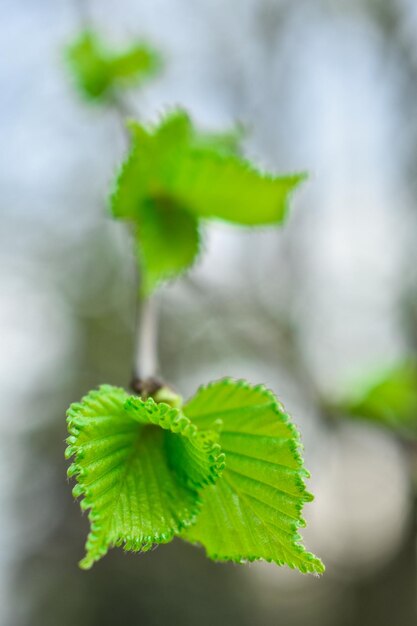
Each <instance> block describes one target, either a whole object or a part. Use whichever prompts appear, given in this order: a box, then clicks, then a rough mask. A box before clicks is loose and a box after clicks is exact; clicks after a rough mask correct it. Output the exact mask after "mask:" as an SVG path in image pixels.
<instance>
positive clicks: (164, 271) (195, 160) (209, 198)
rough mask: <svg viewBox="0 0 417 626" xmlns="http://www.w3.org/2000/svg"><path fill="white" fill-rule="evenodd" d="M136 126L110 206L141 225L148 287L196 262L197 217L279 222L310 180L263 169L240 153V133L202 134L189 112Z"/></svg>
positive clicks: (253, 223) (118, 214)
mask: <svg viewBox="0 0 417 626" xmlns="http://www.w3.org/2000/svg"><path fill="white" fill-rule="evenodd" d="M130 130H131V134H132V148H131V151H130V154H129V155H128V157H127V159H126V160H125V162H124V163H123V165H122V168H121V170H120V173H119V175H118V177H117V181H116V184H115V189H114V191H113V193H112V197H111V211H112V214H113V216H114V217H117V218H121V219H126V220H129V221H131V222H133V223H135V224H136V225H137V227H138V228H137V232H138V236H139V238H138V242H139V243H138V250H139V262H140V265H141V267H142V270H143V273H144V283H145V291H150V290H151V289H152V288H153V287H154V286H155V285H156V284H157V283H158V282H159V281H160V280H163V279H165V278H171V277H173V276H176V275H178V274H179V273H181V272H182V271H184V270H185V269H186V268H187V267H188V266H190V265H191V264H192V263H193V261H194V260H195V258H196V255H197V252H198V221H200V220H201V219H219V220H224V221H229V222H232V223H235V224H241V225H246V226H265V225H272V224H279V223H281V222H282V221H283V219H284V218H285V215H286V212H287V207H288V201H289V196H290V194H291V192H292V191H293V190H294V189H295V187H296V186H297V185H298V184H299V183H300V182H301V181H302V180H303V179H304V178H305V176H304V174H295V175H289V176H271V175H269V174H264V173H261V172H259V171H257V170H256V169H254V168H253V167H252V166H251V165H250V164H249V163H248V162H247V161H245V160H244V159H242V158H240V157H238V156H237V154H236V152H237V141H238V139H237V135H232V134H230V135H217V134H214V135H211V136H210V135H208V134H203V133H199V132H197V131H196V130H195V129H194V127H193V125H192V123H191V120H190V119H189V117H188V116H187V114H186V113H184V112H183V111H176V112H174V113H172V114H171V115H169V116H167V117H166V118H165V119H164V120H163V121H162V123H161V124H160V125H159V126H158V127H157V128H154V129H148V128H145V127H144V126H141V125H140V124H137V123H135V122H131V123H130ZM167 207H169V212H168V211H167ZM152 211H154V212H155V213H159V215H154V216H153V215H152ZM168 222H169V226H167V223H168ZM176 222H177V224H176ZM144 224H145V226H143V225H144ZM174 225H175V226H174ZM141 229H143V235H142V234H141ZM169 231H171V233H172V235H171V237H167V233H169ZM187 239H188V241H187ZM153 247H155V252H152V248H153ZM145 248H146V250H145ZM159 258H161V260H160V261H159ZM161 266H162V267H161ZM149 275H150V276H149Z"/></svg>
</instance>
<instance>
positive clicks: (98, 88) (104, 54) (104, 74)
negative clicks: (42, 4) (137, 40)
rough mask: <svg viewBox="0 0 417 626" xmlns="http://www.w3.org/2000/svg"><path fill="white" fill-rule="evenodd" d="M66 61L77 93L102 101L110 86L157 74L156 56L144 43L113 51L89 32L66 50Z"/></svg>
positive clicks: (128, 84) (112, 87)
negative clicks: (76, 87)
mask: <svg viewBox="0 0 417 626" xmlns="http://www.w3.org/2000/svg"><path fill="white" fill-rule="evenodd" d="M67 60H68V64H69V66H70V68H71V70H72V73H73V75H74V78H75V80H76V83H77V85H78V88H79V90H80V92H81V93H82V94H83V95H84V96H85V97H86V98H87V99H89V100H95V101H98V100H103V99H105V98H106V97H107V96H109V95H110V94H111V92H112V90H113V89H115V88H120V87H122V88H123V87H129V86H132V85H135V84H137V83H139V82H140V81H142V80H144V79H145V78H148V77H150V76H152V75H154V74H155V73H156V71H157V70H158V68H159V65H160V62H159V57H158V56H157V54H156V53H155V51H154V50H152V49H151V48H149V47H148V46H145V45H134V46H132V47H131V48H129V49H128V50H125V51H123V52H120V53H114V52H112V51H110V50H107V49H106V48H105V46H104V45H103V44H102V42H101V41H100V40H99V39H98V37H97V36H96V35H95V34H94V33H93V32H90V31H85V32H84V33H82V34H81V35H80V36H79V37H78V38H77V39H76V41H75V42H74V43H73V44H72V45H70V46H69V47H68V49H67Z"/></svg>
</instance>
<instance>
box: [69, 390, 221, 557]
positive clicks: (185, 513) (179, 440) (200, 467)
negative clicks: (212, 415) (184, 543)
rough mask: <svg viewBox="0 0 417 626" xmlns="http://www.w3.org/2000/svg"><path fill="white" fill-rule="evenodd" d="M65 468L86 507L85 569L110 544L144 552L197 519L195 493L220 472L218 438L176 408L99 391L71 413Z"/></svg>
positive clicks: (113, 391) (115, 391)
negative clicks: (72, 458) (87, 530)
mask: <svg viewBox="0 0 417 626" xmlns="http://www.w3.org/2000/svg"><path fill="white" fill-rule="evenodd" d="M67 421H68V430H69V433H70V436H69V437H68V440H67V442H68V448H67V452H66V455H67V457H68V458H69V457H72V456H73V457H74V462H73V463H72V465H71V466H70V468H69V470H68V474H69V476H75V477H76V479H77V483H78V484H77V485H76V486H75V488H74V490H73V493H74V496H75V497H79V496H83V497H84V499H83V500H82V501H81V508H82V509H83V510H86V509H89V510H90V511H89V520H90V524H91V530H90V534H89V536H88V539H87V543H86V551H87V553H86V556H85V558H84V559H83V560H82V561H81V563H80V566H81V567H83V568H84V569H88V568H90V567H91V566H92V565H93V563H94V561H97V560H98V559H100V558H101V557H102V556H103V555H104V554H106V552H107V550H108V549H109V547H111V546H120V545H122V546H123V547H124V548H125V549H126V550H135V551H137V550H146V549H148V548H149V547H151V546H152V544H158V543H166V542H168V541H170V540H171V539H172V538H173V536H174V535H176V534H178V533H179V532H180V531H181V530H182V529H183V528H185V527H187V526H188V525H190V524H191V523H193V522H194V521H195V518H196V515H197V513H198V510H199V506H200V498H199V492H200V491H201V489H202V487H203V486H205V485H208V484H211V483H212V482H213V481H214V480H215V479H216V478H217V476H218V475H219V473H220V472H221V470H222V466H223V456H222V454H221V452H220V447H219V445H218V444H217V443H216V438H217V435H216V434H215V433H211V432H199V431H198V430H197V428H196V426H194V425H192V424H191V423H190V421H189V420H188V419H187V418H186V417H184V415H183V414H182V413H181V411H180V410H179V409H174V408H172V407H170V406H169V405H168V404H164V403H159V404H157V403H155V402H154V400H152V399H151V398H150V399H148V400H146V401H144V400H141V399H140V398H139V397H136V396H131V397H129V396H128V394H127V393H126V392H125V391H124V390H123V389H119V388H117V387H111V386H108V385H103V386H102V387H100V389H99V390H98V391H91V392H90V393H89V394H88V395H87V396H86V397H85V398H83V400H82V401H81V403H77V404H73V405H71V407H70V408H69V410H68V418H67Z"/></svg>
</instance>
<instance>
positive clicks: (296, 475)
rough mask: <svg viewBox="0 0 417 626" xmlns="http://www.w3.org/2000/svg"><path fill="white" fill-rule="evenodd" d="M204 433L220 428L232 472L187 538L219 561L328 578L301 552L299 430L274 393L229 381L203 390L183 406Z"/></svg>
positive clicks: (209, 496) (307, 497)
mask: <svg viewBox="0 0 417 626" xmlns="http://www.w3.org/2000/svg"><path fill="white" fill-rule="evenodd" d="M184 412H185V413H186V415H187V416H188V417H189V418H190V419H191V420H192V422H193V423H194V424H196V425H197V426H198V427H199V428H202V429H206V428H210V427H212V428H214V422H215V421H216V420H220V421H221V422H222V427H221V432H220V445H221V447H222V450H223V452H224V453H225V463H226V467H225V470H224V472H223V475H222V477H221V478H220V479H219V480H218V481H217V483H216V484H215V485H212V486H210V487H208V488H207V489H206V490H205V491H204V492H203V508H202V510H201V512H200V514H199V516H198V519H197V522H196V524H195V525H193V526H191V527H189V528H187V529H185V530H184V531H183V537H184V538H185V539H187V540H188V541H191V542H193V543H195V542H197V543H200V544H202V545H203V546H204V547H205V549H206V551H207V555H208V556H209V557H211V558H212V559H214V560H219V561H226V560H230V561H236V562H243V561H254V560H257V559H263V560H265V561H272V562H274V563H277V564H278V565H288V566H289V567H292V568H297V569H299V570H300V571H301V572H313V573H319V574H320V573H322V572H323V571H324V566H323V564H322V562H321V561H320V559H318V558H317V557H315V556H314V555H313V554H311V553H309V552H307V551H306V550H305V548H304V547H303V546H302V545H301V543H300V541H301V536H300V535H299V532H298V530H299V528H301V527H302V526H304V525H305V522H304V520H303V518H302V514H301V512H302V508H303V506H304V504H305V503H306V502H309V501H311V500H312V499H313V497H312V496H311V494H310V493H308V491H307V490H306V486H305V482H304V479H305V478H306V477H308V472H307V471H306V470H305V469H304V465H303V460H302V458H301V455H300V440H299V435H298V432H297V430H296V428H295V427H294V426H293V424H292V423H291V422H290V419H289V417H288V415H287V414H286V413H285V412H284V409H283V407H282V406H281V405H280V404H279V402H278V401H277V399H276V398H275V396H274V395H273V393H272V392H270V391H268V390H267V389H265V388H264V387H262V386H256V387H252V386H250V385H249V384H248V383H246V382H244V381H232V380H230V379H225V380H221V381H219V382H216V383H212V384H210V385H208V386H207V387H202V388H201V389H200V390H199V391H198V392H197V394H196V395H195V396H194V398H192V399H191V400H190V401H189V402H188V403H187V404H186V405H185V407H184Z"/></svg>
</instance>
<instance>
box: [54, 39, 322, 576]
mask: <svg viewBox="0 0 417 626" xmlns="http://www.w3.org/2000/svg"><path fill="white" fill-rule="evenodd" d="M68 60H69V62H70V65H71V68H72V71H73V74H74V75H75V78H76V81H77V83H78V86H79V88H80V90H81V91H82V93H83V94H84V95H85V96H86V97H88V98H89V99H94V100H106V99H107V100H109V99H112V98H113V100H114V99H117V93H116V92H117V90H118V89H119V88H120V87H121V86H127V85H129V84H131V83H132V82H137V81H138V80H140V79H143V78H145V77H147V76H150V75H151V74H152V73H153V72H154V71H155V69H156V68H157V65H158V58H157V55H155V53H154V52H153V51H151V50H150V49H149V48H145V47H143V46H137V47H134V48H132V49H131V50H128V51H127V52H124V53H122V54H113V53H111V52H109V51H107V50H106V49H105V48H104V46H103V45H102V44H101V43H100V42H99V40H98V39H97V37H96V36H95V35H94V34H93V33H91V32H85V33H84V34H82V35H81V37H80V38H79V39H78V40H77V41H76V42H75V43H74V44H73V45H72V46H71V47H70V48H69V50H68ZM129 129H130V132H131V149H130V152H129V154H128V156H127V158H126V160H125V162H124V163H123V164H122V167H121V170H120V172H119V174H118V176H117V180H116V183H115V185H114V191H113V193H112V196H111V212H112V214H113V216H114V217H115V218H117V219H122V220H126V221H128V222H129V223H131V224H133V226H134V232H135V248H136V251H137V258H138V263H139V266H140V272H141V292H142V294H141V295H142V297H147V296H149V294H150V293H151V292H152V291H153V290H154V289H155V288H156V286H157V285H158V284H159V283H161V282H162V281H164V280H167V279H172V278H175V277H176V276H178V275H179V274H180V273H182V272H183V271H185V270H186V269H187V268H189V267H190V266H191V265H192V264H193V262H194V261H195V259H196V257H197V255H198V252H199V249H200V237H201V223H202V222H203V221H204V220H208V219H214V220H223V221H226V222H230V223H232V224H237V225H242V226H250V227H253V226H269V225H276V224H280V223H282V221H283V220H284V218H285V215H286V213H287V206H288V200H289V196H290V194H291V192H292V191H293V190H294V188H295V187H296V186H297V185H298V184H299V183H300V182H301V181H302V180H303V179H304V178H305V175H304V174H294V175H287V176H272V175H269V174H266V173H262V172H260V171H258V170H257V169H255V168H254V167H253V166H252V165H251V164H250V163H249V162H248V161H246V160H245V159H243V158H242V157H241V156H239V149H238V144H239V134H238V133H229V134H224V135H216V134H204V133H201V132H198V131H197V130H196V129H195V128H194V126H193V124H192V123H191V120H190V118H189V117H188V115H187V114H186V113H185V112H183V111H175V112H173V113H171V114H170V115H168V116H166V117H165V119H163V120H162V122H161V123H160V124H159V125H158V126H156V127H150V128H148V127H145V126H143V125H141V124H139V123H137V122H130V123H129ZM67 422H68V429H69V437H68V440H67V442H68V448H67V451H66V455H67V457H68V458H73V462H72V464H71V466H70V468H69V470H68V475H69V476H71V477H75V479H76V481H77V485H76V486H75V487H74V490H73V494H74V496H75V497H82V500H81V508H82V509H83V510H88V511H89V520H90V527H91V528H90V533H89V536H88V539H87V544H86V556H85V558H84V559H83V560H82V561H81V563H80V565H81V567H83V568H85V569H88V568H90V567H91V566H92V565H93V563H94V562H95V561H97V560H98V559H100V558H101V557H102V556H103V555H104V554H105V553H106V552H107V551H108V549H109V548H110V547H112V546H123V547H124V548H125V549H126V550H132V551H138V550H142V551H143V550H147V549H149V548H150V547H152V546H153V545H155V544H160V543H166V542H168V541H170V540H171V539H173V537H174V536H180V537H181V538H183V539H185V540H187V541H190V542H192V543H199V544H201V545H203V546H204V547H205V548H206V551H207V554H208V556H210V557H211V558H213V559H216V560H231V561H235V562H243V561H253V560H256V559H264V560H266V561H272V562H274V563H277V564H278V565H284V564H286V565H289V566H290V567H292V568H298V569H299V570H300V571H301V572H313V573H322V572H323V571H324V566H323V564H322V563H321V561H320V560H319V559H318V558H316V557H315V556H314V555H313V554H311V553H309V552H307V551H306V550H305V548H304V547H303V546H302V544H301V543H300V542H301V536H300V534H299V529H300V528H301V527H303V526H304V525H305V522H304V520H303V518H302V508H303V506H304V504H305V503H306V502H308V501H310V500H312V496H311V494H310V493H308V491H307V490H306V486H305V478H307V477H308V472H307V471H306V470H305V469H304V465H303V460H302V457H301V455H300V449H301V445H300V439H299V434H298V432H297V430H296V428H295V427H294V426H293V425H292V423H291V421H290V419H289V417H288V415H287V414H286V413H285V411H284V409H283V407H282V406H281V405H280V404H279V402H278V401H277V399H276V398H275V396H274V395H273V394H272V393H271V392H270V391H268V390H267V389H265V388H264V387H262V386H256V387H253V386H250V385H249V384H248V383H246V382H244V381H233V380H231V379H224V380H222V381H219V382H216V383H212V384H210V385H208V386H207V387H202V388H201V389H200V390H199V391H198V392H197V394H196V395H195V396H194V398H192V399H191V400H190V401H189V402H187V403H186V404H185V405H184V406H182V404H181V401H180V398H179V397H178V396H175V395H173V392H172V391H170V392H168V390H167V389H166V388H163V389H162V390H161V389H160V390H158V391H157V392H155V394H154V397H147V396H144V397H139V396H131V395H129V394H128V393H127V392H126V391H124V390H123V389H120V388H116V387H111V386H109V385H104V386H102V387H100V389H98V390H96V391H91V392H90V393H89V394H88V395H87V396H85V397H84V398H83V399H82V401H81V402H80V403H75V404H72V405H71V407H70V408H69V410H68V414H67Z"/></svg>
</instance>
